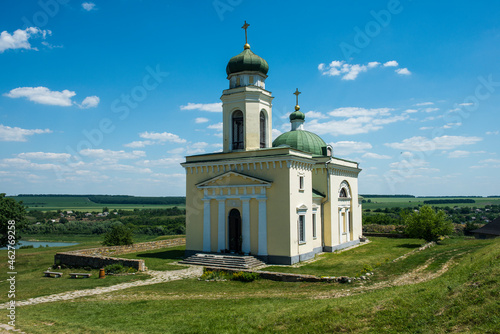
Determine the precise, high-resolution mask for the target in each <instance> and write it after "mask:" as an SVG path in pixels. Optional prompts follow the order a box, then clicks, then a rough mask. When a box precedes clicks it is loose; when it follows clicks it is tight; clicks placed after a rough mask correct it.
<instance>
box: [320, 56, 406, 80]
mask: <svg viewBox="0 0 500 334" xmlns="http://www.w3.org/2000/svg"><path fill="white" fill-rule="evenodd" d="M380 64H381V63H380V62H378V61H372V62H369V63H367V64H366V65H363V64H347V63H346V62H345V61H343V60H342V61H340V60H334V61H332V62H331V63H330V64H328V65H326V64H324V63H321V64H319V65H318V70H319V71H320V72H321V74H322V75H327V76H331V77H335V76H342V80H355V79H356V78H357V77H358V75H359V74H360V73H362V72H366V71H368V70H370V69H373V68H377V67H379V65H380ZM383 66H384V67H397V66H399V64H398V62H397V61H395V60H391V61H388V62H385V63H384V65H383ZM395 72H396V73H398V74H400V75H410V74H411V72H410V71H409V70H408V69H407V68H398V69H396V70H395Z"/></svg>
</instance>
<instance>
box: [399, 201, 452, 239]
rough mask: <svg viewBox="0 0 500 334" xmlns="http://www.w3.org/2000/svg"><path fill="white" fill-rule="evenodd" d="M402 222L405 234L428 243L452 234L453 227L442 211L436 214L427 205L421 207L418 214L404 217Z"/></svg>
mask: <svg viewBox="0 0 500 334" xmlns="http://www.w3.org/2000/svg"><path fill="white" fill-rule="evenodd" d="M403 221H404V222H405V224H406V228H405V232H406V234H408V235H409V236H410V237H412V238H419V239H425V241H428V242H429V241H438V240H439V237H441V236H445V235H448V234H450V233H451V232H453V225H452V223H451V221H450V220H449V219H448V218H447V217H446V214H445V213H444V211H443V210H439V211H437V212H436V211H434V209H433V208H432V207H430V206H428V205H424V206H422V207H421V208H420V210H419V211H418V212H412V213H410V214H406V215H404V217H403Z"/></svg>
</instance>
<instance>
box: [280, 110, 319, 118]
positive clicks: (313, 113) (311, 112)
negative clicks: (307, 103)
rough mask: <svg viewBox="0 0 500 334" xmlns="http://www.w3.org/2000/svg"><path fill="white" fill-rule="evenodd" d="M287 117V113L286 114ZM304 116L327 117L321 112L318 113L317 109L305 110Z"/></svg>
mask: <svg viewBox="0 0 500 334" xmlns="http://www.w3.org/2000/svg"><path fill="white" fill-rule="evenodd" d="M286 116H287V117H288V115H286ZM306 118H312V119H314V118H318V119H319V118H327V117H326V116H325V115H323V114H322V113H320V112H319V111H312V110H311V111H308V112H306Z"/></svg>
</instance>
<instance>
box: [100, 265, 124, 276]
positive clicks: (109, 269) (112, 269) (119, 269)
mask: <svg viewBox="0 0 500 334" xmlns="http://www.w3.org/2000/svg"><path fill="white" fill-rule="evenodd" d="M104 270H105V271H106V274H119V273H123V272H125V271H127V268H126V267H124V266H123V265H122V264H121V263H115V264H110V265H109V266H106V267H104Z"/></svg>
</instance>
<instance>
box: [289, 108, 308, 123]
mask: <svg viewBox="0 0 500 334" xmlns="http://www.w3.org/2000/svg"><path fill="white" fill-rule="evenodd" d="M295 119H301V120H305V119H306V115H305V114H304V113H303V112H302V111H299V110H296V111H294V112H293V113H291V114H290V121H293V120H295Z"/></svg>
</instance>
